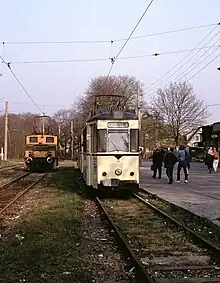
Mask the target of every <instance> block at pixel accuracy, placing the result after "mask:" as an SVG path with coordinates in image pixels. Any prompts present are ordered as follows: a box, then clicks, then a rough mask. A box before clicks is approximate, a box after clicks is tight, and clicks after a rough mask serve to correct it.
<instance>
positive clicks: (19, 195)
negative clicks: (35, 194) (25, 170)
mask: <svg viewBox="0 0 220 283" xmlns="http://www.w3.org/2000/svg"><path fill="white" fill-rule="evenodd" d="M29 174H30V173H29ZM29 174H28V175H29ZM26 175H27V174H26ZM46 175H47V173H45V174H43V175H42V176H40V177H39V178H38V179H37V180H36V181H35V182H33V183H32V184H31V185H29V186H28V187H27V188H25V189H22V188H21V190H20V192H19V193H17V194H16V195H15V197H14V198H13V199H12V200H11V199H10V198H9V201H8V202H7V203H6V204H5V205H3V207H2V208H1V209H0V216H1V215H2V214H3V213H4V212H5V211H6V210H7V209H8V208H10V207H11V206H12V205H13V204H14V203H15V202H16V201H17V200H18V199H19V198H20V197H22V196H23V195H24V194H26V193H27V192H28V191H29V190H30V189H32V188H33V187H34V186H36V185H37V184H38V183H39V182H40V181H41V180H43V178H44V177H45V176H46ZM23 177H24V176H23ZM14 183H15V182H13V183H11V184H10V185H12V184H14ZM7 185H8V184H7ZM10 185H8V186H10ZM0 201H1V200H0Z"/></svg>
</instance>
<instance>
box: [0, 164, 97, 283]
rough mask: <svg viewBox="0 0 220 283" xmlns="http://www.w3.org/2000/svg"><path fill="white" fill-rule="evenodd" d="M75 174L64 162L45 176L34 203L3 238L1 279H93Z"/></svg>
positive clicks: (83, 280) (66, 280)
mask: <svg viewBox="0 0 220 283" xmlns="http://www.w3.org/2000/svg"><path fill="white" fill-rule="evenodd" d="M78 177H79V173H78V171H73V168H62V169H59V170H58V171H57V172H56V173H54V174H51V177H49V178H48V179H45V182H44V186H47V187H49V188H45V189H42V190H41V189H39V190H38V194H41V197H40V199H41V200H40V202H39V205H38V207H37V208H34V209H33V210H32V211H31V212H29V213H28V214H26V215H25V216H24V217H23V218H22V219H21V220H20V222H19V223H18V225H17V226H16V227H15V229H14V231H13V232H11V233H10V234H9V235H7V239H6V240H5V241H4V242H3V243H2V244H1V254H0V262H1V263H0V282H7V283H11V282H16V283H17V282H31V283H34V282H37V283H38V282H50V283H53V282H56V283H62V282H91V279H89V278H90V269H89V268H88V267H87V265H86V259H85V258H84V256H85V251H83V250H84V249H83V231H82V230H81V221H82V218H83V216H84V202H83V200H82V199H81V198H80V197H79V196H78V195H77V194H76V193H74V186H75V185H76V179H77V178H78ZM15 230H16V231H15ZM82 253H84V254H82Z"/></svg>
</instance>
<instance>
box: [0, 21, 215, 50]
mask: <svg viewBox="0 0 220 283" xmlns="http://www.w3.org/2000/svg"><path fill="white" fill-rule="evenodd" d="M218 24H219V23H212V24H206V25H199V26H193V27H188V28H181V29H174V30H168V31H162V32H156V33H150V34H145V35H139V36H133V37H131V38H130V40H135V39H140V38H146V37H151V36H158V35H165V34H170V33H176V32H183V31H188V30H195V29H201V28H207V27H211V26H215V25H218ZM125 40H126V38H119V39H114V40H81V41H80V40H79V41H77V40H75V41H74V40H69V41H3V42H2V43H3V44H9V45H19V44H20V45H22V44H30V45H33V44H100V43H110V42H111V41H114V42H122V41H125Z"/></svg>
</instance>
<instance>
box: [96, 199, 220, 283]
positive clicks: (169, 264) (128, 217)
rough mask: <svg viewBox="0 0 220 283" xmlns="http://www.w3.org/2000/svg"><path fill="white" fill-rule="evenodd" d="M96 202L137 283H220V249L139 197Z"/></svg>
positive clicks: (98, 200)
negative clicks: (130, 266) (135, 274)
mask: <svg viewBox="0 0 220 283" xmlns="http://www.w3.org/2000/svg"><path fill="white" fill-rule="evenodd" d="M133 196H134V198H132V199H129V200H115V199H114V200H106V199H105V200H101V199H99V198H96V202H97V204H98V205H99V207H100V208H101V210H102V212H103V214H104V215H105V217H106V218H107V219H108V221H109V223H110V224H111V226H112V228H113V229H114V230H115V232H116V235H117V237H118V239H120V243H121V244H122V245H123V247H124V251H126V253H127V254H128V256H129V257H130V258H131V259H132V265H133V266H134V267H135V270H136V272H137V275H138V278H139V280H138V282H150V283H151V282H157V283H168V282H171V283H172V282H176V283H185V282H187V283H189V282H191V283H202V282H203V283H204V282H207V283H208V282H209V283H211V282H220V265H219V259H220V248H219V247H217V246H215V245H214V244H212V243H211V242H209V241H207V240H206V239H205V238H203V237H201V235H199V234H197V233H196V232H195V231H193V230H191V229H190V228H188V227H186V226H184V225H183V224H182V223H180V222H178V221H177V220H176V219H174V218H172V217H171V216H169V215H168V214H166V213H165V212H163V211H162V210H160V209H159V208H158V207H156V206H155V205H152V204H150V203H148V202H146V201H145V200H144V199H143V198H142V197H141V195H140V194H134V195H133Z"/></svg>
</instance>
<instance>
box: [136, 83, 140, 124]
mask: <svg viewBox="0 0 220 283" xmlns="http://www.w3.org/2000/svg"><path fill="white" fill-rule="evenodd" d="M140 109H141V106H140V88H139V86H138V88H137V116H138V127H139V130H140V129H141V111H140Z"/></svg>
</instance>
